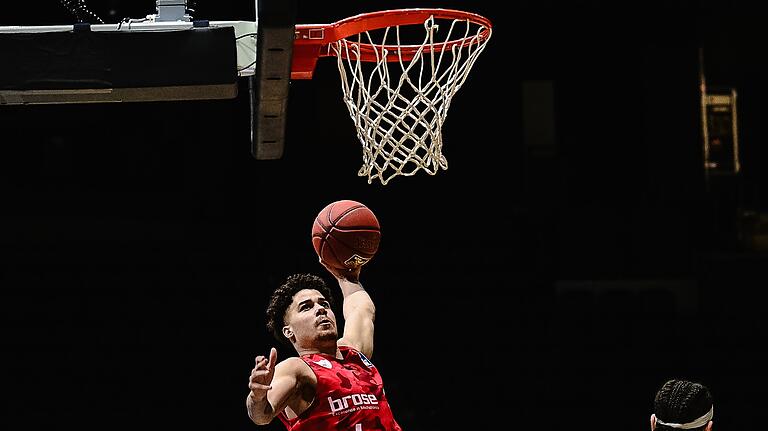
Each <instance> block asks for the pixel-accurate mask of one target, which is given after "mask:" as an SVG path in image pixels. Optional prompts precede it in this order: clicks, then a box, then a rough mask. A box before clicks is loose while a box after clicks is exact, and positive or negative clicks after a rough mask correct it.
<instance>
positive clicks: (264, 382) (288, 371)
mask: <svg viewBox="0 0 768 431" xmlns="http://www.w3.org/2000/svg"><path fill="white" fill-rule="evenodd" d="M297 360H298V361H301V359H299V358H289V359H286V360H285V361H283V362H281V363H279V364H277V365H275V362H276V361H277V350H275V348H274V347H273V348H272V349H271V350H270V352H269V358H268V359H267V358H265V357H264V356H257V357H256V365H255V366H254V368H253V370H252V371H251V377H250V379H249V381H248V389H250V392H248V397H247V398H246V401H245V404H246V407H247V408H248V417H250V418H251V420H252V421H253V423H255V424H256V425H266V424H268V423H270V422H272V419H274V418H275V416H277V415H278V413H280V412H281V411H283V409H285V407H286V406H287V405H288V402H289V401H290V400H291V399H292V398H293V397H294V396H296V395H297V394H298V393H299V381H300V378H299V377H300V374H299V373H300V368H299V366H300V365H301V364H298V363H296V361H297Z"/></svg>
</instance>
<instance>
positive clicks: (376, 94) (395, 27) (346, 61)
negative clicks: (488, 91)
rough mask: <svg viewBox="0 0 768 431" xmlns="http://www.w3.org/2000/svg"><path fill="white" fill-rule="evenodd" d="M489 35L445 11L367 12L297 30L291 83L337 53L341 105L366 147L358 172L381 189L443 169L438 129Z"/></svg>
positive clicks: (481, 23)
mask: <svg viewBox="0 0 768 431" xmlns="http://www.w3.org/2000/svg"><path fill="white" fill-rule="evenodd" d="M490 38H491V22H490V21H489V20H488V19H486V18H484V17H482V16H480V15H477V14H473V13H469V12H462V11H457V10H450V9H398V10H388V11H382V12H373V13H365V14H361V15H357V16H353V17H350V18H347V19H344V20H341V21H337V22H335V23H333V24H317V25H315V24H309V25H297V26H296V39H295V41H294V49H293V62H292V69H291V79H311V78H312V74H313V72H314V69H315V64H316V62H317V59H318V58H319V57H329V56H335V57H336V58H337V64H338V68H339V74H340V77H341V89H342V92H343V96H344V103H345V104H346V106H347V108H348V109H349V114H350V117H351V118H352V121H353V122H354V123H355V127H356V128H357V137H358V139H359V140H360V143H361V144H362V147H363V166H362V167H361V168H360V170H359V172H358V175H359V176H364V177H365V176H367V177H368V183H369V184H370V183H371V182H372V181H373V180H374V179H378V180H379V181H381V183H382V185H386V184H387V182H389V181H390V180H391V179H392V178H393V177H396V176H398V175H403V176H412V175H414V174H416V173H417V172H418V171H419V170H424V171H425V172H427V173H428V174H430V175H435V174H436V173H437V172H438V168H440V169H443V170H445V169H448V162H447V160H446V158H445V157H444V156H443V153H442V147H443V140H442V134H441V129H442V126H443V123H444V122H445V118H446V116H447V113H448V108H449V107H450V104H451V99H452V98H453V96H454V95H455V94H456V92H457V91H458V90H459V89H460V88H461V86H462V85H463V84H464V81H465V80H466V79H467V75H468V74H469V71H470V69H471V68H472V66H473V65H474V63H475V61H476V60H477V58H478V57H479V56H480V54H481V53H482V52H483V50H484V49H485V46H486V44H487V43H488V41H489V40H490Z"/></svg>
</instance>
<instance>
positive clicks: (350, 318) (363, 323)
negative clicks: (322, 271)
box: [326, 267, 376, 358]
mask: <svg viewBox="0 0 768 431" xmlns="http://www.w3.org/2000/svg"><path fill="white" fill-rule="evenodd" d="M326 268H327V267H326ZM327 269H328V271H329V272H330V273H331V274H333V275H334V276H335V277H336V280H337V281H338V282H339V287H340V288H341V293H342V295H343V296H344V305H343V312H344V321H345V323H344V334H343V336H342V337H341V339H339V344H340V345H345V346H349V347H352V348H354V349H356V350H357V351H359V352H362V353H363V354H364V355H365V356H367V357H369V358H371V357H372V356H373V321H374V319H375V317H376V307H375V306H374V305H373V300H372V299H371V297H370V295H368V292H366V291H365V289H363V285H362V284H360V269H361V267H357V268H356V269H353V270H347V271H339V270H334V269H332V268H327Z"/></svg>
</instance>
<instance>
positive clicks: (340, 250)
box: [312, 200, 381, 269]
mask: <svg viewBox="0 0 768 431" xmlns="http://www.w3.org/2000/svg"><path fill="white" fill-rule="evenodd" d="M380 239H381V229H380V227H379V220H378V219H377V218H376V215H375V214H373V211H371V210H370V209H369V208H368V207H367V206H365V205H363V204H361V203H360V202H356V201H351V200H340V201H336V202H332V203H330V204H328V205H326V207H325V208H323V209H322V210H321V211H320V213H318V214H317V217H315V222H314V223H313V225H312V246H313V247H314V248H315V252H316V253H317V255H318V256H319V257H320V260H321V261H322V262H323V263H325V264H326V265H328V266H330V267H333V268H337V269H354V268H357V267H359V266H362V265H365V264H366V263H368V261H369V260H371V258H373V256H374V255H375V254H376V251H378V249H379V240H380Z"/></svg>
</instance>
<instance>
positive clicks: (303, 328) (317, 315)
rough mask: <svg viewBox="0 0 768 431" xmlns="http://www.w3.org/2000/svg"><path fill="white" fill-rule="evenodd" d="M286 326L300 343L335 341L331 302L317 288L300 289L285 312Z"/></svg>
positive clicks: (334, 318) (334, 320)
mask: <svg viewBox="0 0 768 431" xmlns="http://www.w3.org/2000/svg"><path fill="white" fill-rule="evenodd" d="M285 322H286V327H287V328H288V329H289V330H290V333H291V334H293V336H294V337H296V343H298V344H300V345H307V344H311V343H312V342H313V341H328V340H333V341H335V340H336V338H337V337H338V331H337V330H336V316H335V315H334V314H333V310H331V304H330V303H329V302H328V300H327V299H326V298H325V297H324V296H323V295H322V294H321V293H320V292H318V291H317V290H310V289H305V290H300V291H298V292H297V293H296V295H294V297H293V302H292V303H291V305H290V306H289V307H288V310H287V312H286V319H285Z"/></svg>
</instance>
